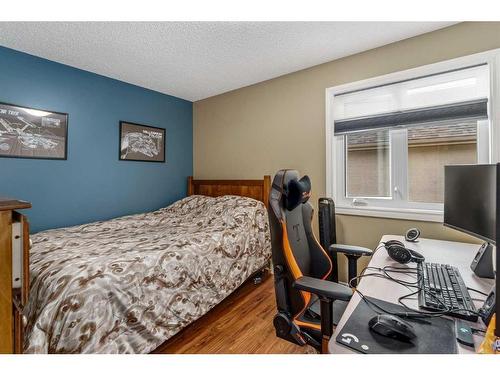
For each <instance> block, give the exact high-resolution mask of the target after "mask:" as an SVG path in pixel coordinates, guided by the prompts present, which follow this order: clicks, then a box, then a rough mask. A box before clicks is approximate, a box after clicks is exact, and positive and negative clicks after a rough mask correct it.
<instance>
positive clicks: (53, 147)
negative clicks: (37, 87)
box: [0, 103, 68, 160]
mask: <svg viewBox="0 0 500 375" xmlns="http://www.w3.org/2000/svg"><path fill="white" fill-rule="evenodd" d="M67 151H68V114H66V113H59V112H53V111H44V110H39V109H33V108H27V107H21V106H18V105H14V104H7V103H0V157H6V158H32V159H62V160H66V159H67Z"/></svg>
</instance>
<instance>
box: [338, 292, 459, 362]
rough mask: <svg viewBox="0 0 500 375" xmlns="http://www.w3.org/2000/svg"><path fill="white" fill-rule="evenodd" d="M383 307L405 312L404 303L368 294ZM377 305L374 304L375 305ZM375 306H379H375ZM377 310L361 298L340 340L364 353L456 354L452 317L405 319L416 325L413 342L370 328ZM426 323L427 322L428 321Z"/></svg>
mask: <svg viewBox="0 0 500 375" xmlns="http://www.w3.org/2000/svg"><path fill="white" fill-rule="evenodd" d="M366 298H367V299H368V300H371V301H373V302H374V303H376V304H377V305H379V306H380V307H382V308H383V309H384V310H387V311H391V312H399V311H401V312H405V311H406V309H405V308H404V307H403V306H400V305H396V304H393V303H390V302H386V301H381V300H379V299H376V298H372V297H366ZM373 308H375V307H373ZM375 309H376V308H375ZM376 315H377V313H376V312H375V311H373V310H372V309H371V308H370V307H369V306H368V304H367V303H366V302H365V301H364V300H361V301H360V302H359V303H358V305H357V306H356V308H355V309H354V311H353V313H352V315H351V316H350V317H349V319H348V320H347V322H346V324H345V325H344V327H343V328H342V330H341V331H340V332H339V334H338V336H337V342H338V343H340V344H342V345H344V346H347V347H349V348H350V349H353V350H355V351H357V352H361V353H373V354H394V353H401V354H455V353H457V340H456V334H455V324H454V322H453V320H451V319H445V318H441V317H440V318H429V319H425V320H423V319H422V320H418V319H403V320H404V321H405V322H407V323H409V324H410V325H411V326H413V329H414V331H415V334H416V335H417V337H416V338H414V339H413V340H412V341H411V342H405V341H399V340H395V339H392V338H390V337H385V336H382V335H379V334H378V333H375V332H373V331H371V330H370V328H369V327H368V322H369V321H370V319H371V318H373V317H374V316H376ZM425 322H427V323H428V324H426V323H425Z"/></svg>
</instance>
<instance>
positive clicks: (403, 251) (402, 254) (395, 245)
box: [384, 240, 425, 264]
mask: <svg viewBox="0 0 500 375" xmlns="http://www.w3.org/2000/svg"><path fill="white" fill-rule="evenodd" d="M384 247H385V248H386V250H387V254H389V256H390V257H391V258H392V259H394V260H395V261H396V262H399V263H401V264H406V263H410V262H415V263H420V262H423V261H424V260H425V258H424V256H423V255H422V254H420V253H418V252H416V251H415V250H411V249H407V248H406V247H405V245H404V244H403V243H402V242H401V241H398V240H390V241H387V242H385V243H384Z"/></svg>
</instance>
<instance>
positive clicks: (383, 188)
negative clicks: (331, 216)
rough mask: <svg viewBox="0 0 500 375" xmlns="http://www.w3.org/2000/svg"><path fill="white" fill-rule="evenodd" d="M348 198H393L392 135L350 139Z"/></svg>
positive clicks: (385, 132) (362, 135)
mask: <svg viewBox="0 0 500 375" xmlns="http://www.w3.org/2000/svg"><path fill="white" fill-rule="evenodd" d="M346 139H347V144H346V151H347V152H346V154H347V155H346V196H347V197H351V198H356V197H379V198H382V197H390V196H391V160H390V148H389V131H388V130H375V131H366V132H361V133H354V134H348V135H346Z"/></svg>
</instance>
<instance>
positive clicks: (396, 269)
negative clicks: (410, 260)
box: [348, 266, 479, 318]
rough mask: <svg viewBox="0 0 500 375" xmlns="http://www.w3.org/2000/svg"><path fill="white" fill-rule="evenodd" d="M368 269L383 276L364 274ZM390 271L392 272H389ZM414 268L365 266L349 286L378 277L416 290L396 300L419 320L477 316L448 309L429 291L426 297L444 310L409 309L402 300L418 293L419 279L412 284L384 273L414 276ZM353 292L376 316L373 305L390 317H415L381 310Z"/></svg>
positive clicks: (471, 311)
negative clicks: (417, 316) (355, 282)
mask: <svg viewBox="0 0 500 375" xmlns="http://www.w3.org/2000/svg"><path fill="white" fill-rule="evenodd" d="M368 269H371V270H376V271H379V272H384V273H383V274H380V273H368V274H366V270H368ZM391 269H392V270H391ZM415 270H416V268H406V267H395V266H385V267H383V268H379V267H373V266H367V267H365V268H364V269H363V270H362V271H361V274H360V275H359V276H356V277H353V278H352V279H351V280H349V283H348V284H349V286H350V287H351V288H353V285H352V282H353V281H354V280H356V281H360V280H361V279H362V278H364V277H380V278H383V279H386V280H389V281H392V282H395V283H397V284H400V285H403V286H405V287H406V288H408V289H410V290H411V288H417V290H416V291H413V292H411V293H409V294H406V295H404V296H401V297H399V298H398V303H399V304H400V305H401V306H403V307H404V308H406V309H407V310H409V311H410V312H411V313H413V314H418V315H419V317H421V318H433V317H441V316H443V315H448V314H450V313H458V312H462V311H463V312H469V313H471V314H475V315H479V314H478V313H477V312H476V311H473V310H468V309H462V308H458V309H452V308H449V307H448V306H447V305H446V304H445V303H444V302H443V301H442V300H441V299H440V298H439V297H438V296H437V295H436V294H435V293H432V292H430V291H427V292H426V293H427V294H428V295H430V296H431V297H433V298H434V299H435V300H436V301H437V302H438V303H439V304H440V305H441V306H443V307H444V308H445V309H444V310H440V311H436V312H432V311H421V310H416V309H413V308H411V307H409V306H408V305H406V304H405V303H404V302H403V300H404V299H406V298H409V297H411V296H413V295H415V294H417V293H419V292H420V291H421V290H422V288H421V287H420V286H419V281H420V280H421V278H418V279H417V282H416V283H414V282H408V281H406V280H401V279H397V278H394V277H392V276H390V275H388V274H386V271H387V272H398V273H404V274H415V272H414V271H415ZM417 274H418V272H417ZM415 284H416V285H415ZM353 289H354V291H355V292H356V293H358V294H359V296H360V297H361V299H362V300H363V301H365V302H366V303H367V305H368V307H370V309H371V310H372V311H374V312H375V313H377V314H380V312H378V311H376V310H374V309H373V308H372V307H371V306H370V305H373V306H375V307H376V308H378V309H379V310H380V311H382V312H384V313H386V314H392V315H400V316H401V315H403V316H406V317H415V316H412V315H409V313H404V312H403V313H402V312H398V313H391V312H389V311H387V310H385V309H383V308H382V307H380V306H379V305H377V304H376V303H375V302H373V301H372V300H369V299H367V297H366V296H365V295H364V294H363V293H361V292H360V291H359V290H358V289H357V288H353Z"/></svg>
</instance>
